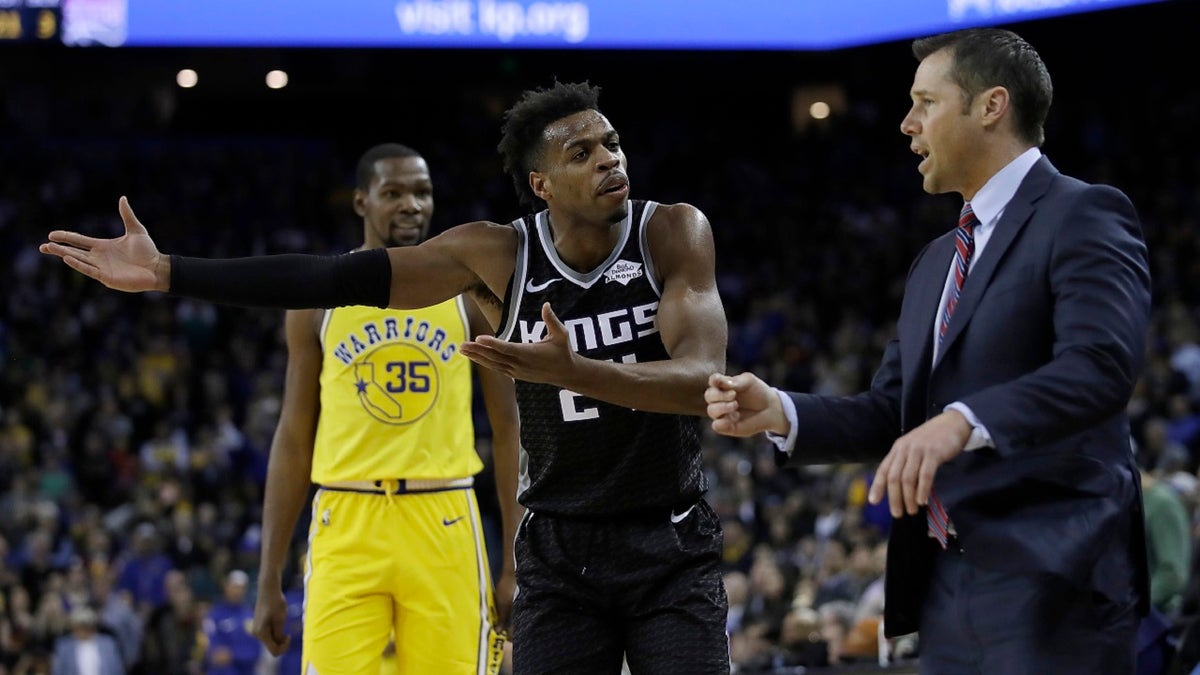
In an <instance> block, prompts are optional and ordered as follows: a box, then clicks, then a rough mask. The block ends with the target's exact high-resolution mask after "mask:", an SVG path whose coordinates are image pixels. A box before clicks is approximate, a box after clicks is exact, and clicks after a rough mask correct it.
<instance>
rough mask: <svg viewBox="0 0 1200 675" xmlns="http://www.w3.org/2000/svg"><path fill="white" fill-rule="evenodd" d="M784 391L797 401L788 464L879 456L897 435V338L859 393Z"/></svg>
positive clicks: (882, 454)
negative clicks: (828, 393)
mask: <svg viewBox="0 0 1200 675" xmlns="http://www.w3.org/2000/svg"><path fill="white" fill-rule="evenodd" d="M788 396H790V397H791V398H792V402H793V403H795V404H796V443H795V446H794V449H793V450H792V453H791V456H790V457H788V459H787V461H786V463H787V464H790V465H800V464H827V463H833V462H873V461H878V460H880V459H882V458H883V456H884V455H885V454H887V451H888V449H889V448H891V446H892V443H893V442H895V440H896V438H897V437H898V436H899V435H900V434H899V432H900V342H899V340H892V341H891V342H889V343H888V345H887V348H886V349H885V350H884V352H883V363H882V364H881V365H880V366H879V370H878V371H876V373H875V377H874V378H873V379H872V380H871V388H870V389H869V390H867V391H865V392H863V393H861V394H856V395H854V396H819V395H816V394H798V393H793V392H788Z"/></svg>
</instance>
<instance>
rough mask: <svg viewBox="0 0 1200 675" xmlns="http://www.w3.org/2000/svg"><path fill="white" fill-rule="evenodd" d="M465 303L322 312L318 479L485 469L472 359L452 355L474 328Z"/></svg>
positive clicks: (457, 474) (454, 474) (434, 475)
mask: <svg viewBox="0 0 1200 675" xmlns="http://www.w3.org/2000/svg"><path fill="white" fill-rule="evenodd" d="M462 303H463V299H462V298H454V299H452V300H447V301H446V302H443V303H441V304H439V305H434V306H432V307H426V308H423V309H414V310H380V309H377V308H372V307H339V308H337V309H332V310H328V311H327V312H326V314H325V320H324V322H323V324H322V326H321V344H322V348H323V351H324V357H323V362H322V364H321V418H320V422H319V423H318V424H317V437H316V443H315V447H314V449H313V466H312V481H313V482H314V483H319V484H323V483H330V482H335V481H348V480H390V479H397V478H405V479H441V478H464V477H467V476H473V475H475V474H476V473H478V472H479V471H480V470H481V469H482V468H483V463H482V462H481V461H480V459H479V455H477V454H476V452H475V431H474V428H473V426H472V424H471V362H470V360H468V359H467V358H466V357H464V356H462V355H460V354H459V353H458V346H459V345H460V344H461V343H462V342H463V341H464V340H466V339H467V338H468V337H469V335H470V332H469V329H468V326H467V316H466V311H465V309H464V307H463V305H462Z"/></svg>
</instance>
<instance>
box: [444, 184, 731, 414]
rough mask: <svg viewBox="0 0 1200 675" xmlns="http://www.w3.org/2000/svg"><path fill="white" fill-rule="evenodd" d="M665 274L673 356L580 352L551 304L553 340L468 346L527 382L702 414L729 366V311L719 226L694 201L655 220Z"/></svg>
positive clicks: (653, 234)
mask: <svg viewBox="0 0 1200 675" xmlns="http://www.w3.org/2000/svg"><path fill="white" fill-rule="evenodd" d="M648 227H650V230H649V232H648V238H649V247H650V251H651V255H652V256H653V258H654V262H655V264H656V266H657V267H658V270H659V272H660V274H661V275H662V283H663V291H662V297H661V298H660V300H659V304H658V317H657V319H656V325H657V326H658V330H659V333H660V335H661V337H662V341H663V345H664V346H665V347H666V350H667V354H668V355H669V356H670V358H669V359H665V360H662V361H651V362H647V363H613V362H611V361H600V360H597V359H590V358H587V357H584V356H580V355H579V354H577V353H575V352H574V351H573V350H572V349H571V342H570V339H569V336H568V334H567V329H566V328H565V327H564V326H563V324H562V322H560V321H559V320H558V317H557V316H555V315H554V312H553V310H552V309H551V308H550V306H549V304H547V305H545V306H543V308H542V318H543V320H544V321H545V323H546V339H544V340H542V341H541V342H535V343H532V344H516V343H511V342H505V341H503V340H499V339H497V338H493V337H487V336H484V337H480V338H479V339H478V340H476V341H475V342H468V343H465V344H464V345H463V350H462V351H463V354H464V355H466V356H467V357H468V358H470V359H471V360H472V361H475V362H476V363H478V364H480V365H482V366H485V367H488V368H493V369H496V370H499V371H500V372H503V373H506V374H508V375H510V376H512V377H514V378H516V379H519V380H525V381H527V382H545V383H549V384H553V385H555V386H559V387H562V388H564V389H569V390H571V391H574V392H576V393H579V394H583V395H584V396H590V397H591V398H594V399H597V400H600V401H606V402H608V403H612V404H614V405H619V406H625V407H627V408H636V409H638V410H645V411H647V412H661V413H674V414H685V415H703V414H704V413H705V402H704V389H705V386H706V385H707V381H708V376H709V374H710V373H713V372H721V371H723V370H724V369H725V344H726V341H727V339H728V336H727V333H726V323H725V309H724V307H723V306H722V305H721V298H720V296H719V295H718V294H717V284H716V272H715V258H716V255H715V253H714V250H713V239H712V230H711V228H710V227H709V224H708V219H706V218H705V217H704V214H703V213H701V212H700V211H699V210H698V209H696V208H695V207H693V206H691V205H688V204H674V205H670V206H665V205H664V206H660V207H659V210H658V211H657V212H656V213H655V214H654V217H653V218H652V219H651V221H650V223H649V224H648Z"/></svg>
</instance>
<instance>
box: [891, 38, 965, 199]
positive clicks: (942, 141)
mask: <svg viewBox="0 0 1200 675" xmlns="http://www.w3.org/2000/svg"><path fill="white" fill-rule="evenodd" d="M952 65H953V55H952V54H951V52H950V50H948V49H943V50H941V51H938V52H934V53H933V54H930V55H929V56H928V57H926V58H925V60H923V61H921V64H920V65H919V66H918V67H917V73H916V75H915V77H914V78H913V86H912V91H911V92H910V96H911V98H912V108H910V109H909V111H908V114H907V115H905V116H904V120H903V121H901V123H900V131H901V132H903V133H904V134H906V135H907V136H909V138H911V139H912V142H911V145H910V147H911V148H912V151H913V152H915V153H916V154H918V155H920V156H921V157H922V160H921V163H920V164H919V165H918V166H917V171H920V172H921V176H922V177H923V178H924V180H923V187H924V188H925V191H926V192H928V193H930V194H937V193H941V192H959V193H962V194H964V195H967V196H968V198H969V197H970V196H973V195H974V193H975V190H976V189H977V188H978V184H977V181H976V180H975V176H974V174H975V173H978V170H979V167H980V166H981V165H982V164H983V159H984V158H983V157H982V156H981V155H982V154H983V145H982V144H981V140H982V139H980V138H979V137H978V134H979V133H980V131H979V130H980V125H979V124H978V123H977V117H978V116H977V115H976V114H975V111H976V108H977V107H978V101H973V102H972V105H971V106H970V107H969V108H967V109H966V110H964V108H963V98H962V89H960V88H959V87H958V85H957V84H955V83H954V81H953V80H951V79H950V67H951V66H952Z"/></svg>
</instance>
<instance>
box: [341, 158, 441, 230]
mask: <svg viewBox="0 0 1200 675" xmlns="http://www.w3.org/2000/svg"><path fill="white" fill-rule="evenodd" d="M354 210H355V212H356V213H358V215H360V216H362V218H363V223H364V225H365V228H364V238H365V244H366V246H367V247H373V246H413V245H416V244H419V243H421V242H422V241H423V240H424V239H425V236H426V235H427V234H429V223H430V221H431V220H432V218H433V180H432V179H431V178H430V177H429V167H428V166H427V165H426V164H425V160H424V159H421V158H420V157H389V158H387V159H381V160H379V161H377V162H375V172H374V175H373V176H372V177H371V184H370V186H369V187H368V188H367V189H366V190H365V191H364V190H355V191H354Z"/></svg>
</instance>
